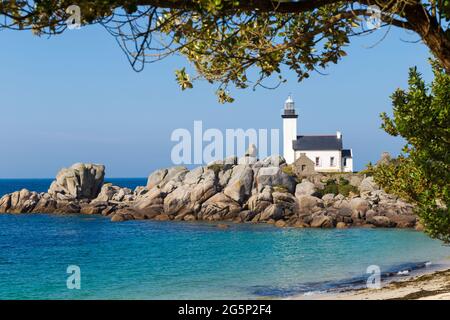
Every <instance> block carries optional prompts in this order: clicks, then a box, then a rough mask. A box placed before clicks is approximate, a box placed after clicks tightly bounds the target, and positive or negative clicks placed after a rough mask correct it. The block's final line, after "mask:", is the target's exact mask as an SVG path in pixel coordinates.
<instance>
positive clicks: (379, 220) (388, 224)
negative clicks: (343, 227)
mask: <svg viewBox="0 0 450 320" xmlns="http://www.w3.org/2000/svg"><path fill="white" fill-rule="evenodd" d="M366 221H367V223H370V224H373V225H374V226H375V227H379V228H392V227H395V223H394V222H392V221H391V220H390V219H389V218H388V217H385V216H373V217H371V218H369V219H367V220H366Z"/></svg>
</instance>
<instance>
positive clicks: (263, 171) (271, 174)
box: [256, 166, 296, 193]
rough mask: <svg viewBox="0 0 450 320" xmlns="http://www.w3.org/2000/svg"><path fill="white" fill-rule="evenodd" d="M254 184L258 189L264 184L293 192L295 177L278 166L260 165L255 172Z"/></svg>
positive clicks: (264, 185)
mask: <svg viewBox="0 0 450 320" xmlns="http://www.w3.org/2000/svg"><path fill="white" fill-rule="evenodd" d="M256 185H257V188H258V191H261V190H262V189H264V187H266V186H271V187H284V188H285V189H286V190H287V191H288V192H290V193H294V191H295V185H296V181H295V178H294V177H292V176H290V175H288V174H286V173H284V172H283V170H281V168H279V167H272V166H268V167H261V168H259V169H258V173H257V174H256Z"/></svg>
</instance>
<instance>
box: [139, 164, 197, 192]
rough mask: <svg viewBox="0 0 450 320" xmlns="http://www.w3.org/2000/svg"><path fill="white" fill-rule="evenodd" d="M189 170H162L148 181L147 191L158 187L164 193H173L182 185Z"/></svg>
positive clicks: (153, 174)
mask: <svg viewBox="0 0 450 320" xmlns="http://www.w3.org/2000/svg"><path fill="white" fill-rule="evenodd" d="M188 172H189V170H188V169H187V168H186V167H183V166H177V167H171V168H168V169H160V170H156V171H155V172H153V173H152V174H151V175H150V176H149V177H148V180H147V189H149V190H150V189H152V188H154V187H158V188H160V189H161V190H163V191H164V192H167V193H169V192H172V191H173V190H174V189H176V188H177V187H179V186H180V185H182V181H183V179H184V178H185V176H186V175H187V173H188Z"/></svg>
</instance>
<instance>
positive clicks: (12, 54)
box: [0, 26, 431, 178]
mask: <svg viewBox="0 0 450 320" xmlns="http://www.w3.org/2000/svg"><path fill="white" fill-rule="evenodd" d="M384 32H385V30H384V31H383V30H382V31H378V32H376V33H375V34H373V35H371V36H365V37H360V38H354V39H353V40H352V44H351V45H350V47H349V48H348V50H347V52H348V56H347V57H345V58H344V59H343V60H342V61H341V62H340V63H339V64H338V65H336V66H333V67H331V68H329V69H328V70H327V73H328V75H325V76H323V75H319V74H314V75H313V76H312V77H311V78H310V79H307V80H306V81H304V82H302V83H300V84H299V83H297V81H296V77H295V74H293V73H287V74H286V77H287V78H288V82H287V83H286V84H284V85H282V86H281V87H280V88H278V89H276V90H266V89H262V88H261V89H257V90H256V91H252V90H251V89H249V90H245V91H242V90H239V91H236V92H233V94H234V97H235V98H236V101H235V102H234V103H233V104H226V105H221V104H219V103H218V102H217V99H216V97H215V95H214V91H215V87H213V86H210V85H209V84H205V83H196V84H195V87H194V89H193V90H190V91H184V92H182V91H181V90H180V89H179V88H178V86H177V84H176V82H175V80H174V70H175V69H177V68H179V67H180V66H182V65H185V64H186V62H185V60H184V59H183V58H180V57H173V58H169V59H167V60H165V61H163V62H159V63H156V64H151V65H147V66H146V68H145V70H144V71H143V72H141V73H136V72H134V71H133V70H132V69H131V67H130V66H129V64H128V62H127V60H126V58H125V56H124V55H123V53H122V52H121V50H120V49H119V47H118V46H117V44H116V43H115V40H114V39H113V38H112V37H111V36H110V35H109V34H107V32H106V31H105V30H103V29H102V28H101V27H92V26H91V27H85V28H82V29H80V30H69V31H67V32H66V33H65V34H63V35H61V36H57V37H52V38H45V37H43V38H39V37H35V36H32V35H31V33H30V32H28V31H27V32H11V31H1V32H0V45H1V48H2V50H0V61H1V71H0V72H1V75H2V85H1V87H0V95H1V100H0V121H1V125H0V139H1V143H0V148H1V152H0V178H42V177H53V176H55V174H56V172H57V171H58V170H59V169H60V168H62V167H67V166H70V165H71V164H72V163H75V162H96V163H103V164H105V165H106V168H107V175H108V176H109V177H145V176H147V175H148V174H149V173H150V172H151V171H153V170H155V169H157V168H160V167H167V166H170V165H172V163H171V159H170V153H171V149H172V147H173V146H174V145H175V143H174V142H172V141H170V135H171V133H172V131H173V130H174V129H177V128H186V129H188V130H191V131H192V130H193V122H194V121H195V120H202V121H203V127H204V128H205V129H207V128H218V129H221V130H225V129H226V128H244V129H247V128H267V129H270V128H281V118H280V109H281V108H282V104H283V102H284V100H285V99H286V97H287V95H288V93H289V92H291V93H292V95H293V97H294V99H295V101H296V107H297V111H298V112H299V114H300V116H299V123H298V128H299V134H327V133H334V132H336V130H340V131H342V133H343V136H344V144H345V146H346V147H348V148H353V152H354V158H355V169H358V170H359V169H362V168H363V167H364V166H365V165H366V164H367V163H368V162H369V161H372V162H374V161H376V160H377V159H378V158H379V156H380V154H381V152H383V151H388V152H391V153H393V154H397V153H398V152H399V151H400V149H401V147H402V145H403V142H402V141H401V139H399V138H393V137H390V136H388V135H387V134H385V133H384V132H383V131H382V130H381V129H380V128H379V127H380V120H379V116H378V115H379V113H380V112H382V111H387V112H390V111H391V103H390V99H389V96H390V94H391V93H392V92H393V91H394V90H395V89H396V88H398V87H403V88H404V87H406V83H407V73H408V68H409V67H411V66H418V67H419V70H420V71H421V72H422V73H423V74H424V76H425V79H427V80H431V71H430V68H429V66H428V63H427V58H428V57H429V53H428V49H427V48H426V47H425V46H424V45H422V44H419V43H411V42H410V41H415V40H417V37H416V36H415V35H413V34H409V33H406V32H404V31H402V30H395V29H392V30H390V32H389V33H388V34H387V36H386V38H385V39H384V40H383V41H381V42H380V43H379V44H377V45H376V46H375V47H373V48H370V47H371V46H373V45H374V44H376V43H377V42H378V41H379V40H380V39H381V38H382V37H383V35H384Z"/></svg>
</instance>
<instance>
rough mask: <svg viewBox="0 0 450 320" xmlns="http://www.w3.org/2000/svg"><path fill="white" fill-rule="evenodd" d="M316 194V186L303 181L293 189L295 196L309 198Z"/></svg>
mask: <svg viewBox="0 0 450 320" xmlns="http://www.w3.org/2000/svg"><path fill="white" fill-rule="evenodd" d="M315 192H316V186H315V185H314V183H312V182H310V181H308V180H306V179H303V181H302V182H301V183H299V184H297V187H296V188H295V196H296V197H298V196H302V195H308V196H311V195H313V194H314V193H315Z"/></svg>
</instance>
